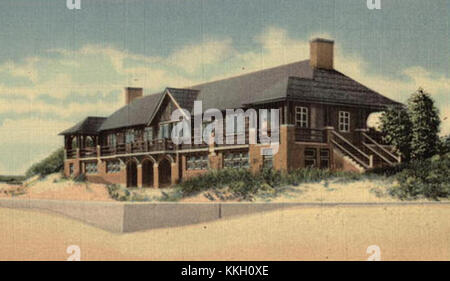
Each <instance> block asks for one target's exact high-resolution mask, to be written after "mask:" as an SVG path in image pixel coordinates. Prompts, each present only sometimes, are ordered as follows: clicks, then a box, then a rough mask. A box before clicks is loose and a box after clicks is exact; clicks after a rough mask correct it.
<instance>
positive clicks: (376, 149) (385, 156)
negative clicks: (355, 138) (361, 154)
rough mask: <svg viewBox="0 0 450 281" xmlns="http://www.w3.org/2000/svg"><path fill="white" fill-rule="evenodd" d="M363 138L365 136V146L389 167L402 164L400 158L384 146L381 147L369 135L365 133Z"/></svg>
mask: <svg viewBox="0 0 450 281" xmlns="http://www.w3.org/2000/svg"><path fill="white" fill-rule="evenodd" d="M362 136H363V141H362V143H363V145H364V146H365V147H366V148H367V149H368V150H370V151H371V152H372V153H374V154H375V155H377V156H378V157H380V158H381V159H382V160H383V161H385V162H386V163H388V164H389V165H391V166H393V165H395V164H396V163H400V162H401V161H402V160H401V157H400V156H397V155H394V154H393V153H392V152H390V151H389V150H387V149H386V148H385V147H384V146H382V145H380V144H379V143H378V142H377V141H375V140H374V139H373V138H372V137H371V136H369V135H368V134H366V133H364V132H363V133H362ZM366 141H367V142H366Z"/></svg>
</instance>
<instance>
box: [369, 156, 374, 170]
mask: <svg viewBox="0 0 450 281" xmlns="http://www.w3.org/2000/svg"><path fill="white" fill-rule="evenodd" d="M369 168H373V155H372V154H370V155H369Z"/></svg>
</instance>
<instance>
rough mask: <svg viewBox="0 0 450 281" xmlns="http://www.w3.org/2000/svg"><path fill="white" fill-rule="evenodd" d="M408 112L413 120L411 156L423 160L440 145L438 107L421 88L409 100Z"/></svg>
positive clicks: (433, 153) (431, 154) (435, 151)
mask: <svg viewBox="0 0 450 281" xmlns="http://www.w3.org/2000/svg"><path fill="white" fill-rule="evenodd" d="M408 114H409V118H410V120H411V124H412V127H411V132H412V136H411V157H412V158H413V159H417V160H423V159H427V158H430V157H432V156H433V155H435V154H436V153H437V152H438V147H439V136H438V133H439V126H440V123H441V120H440V119H439V112H438V109H437V108H436V107H435V106H434V101H433V99H432V98H431V97H430V95H429V94H428V93H426V92H424V90H423V89H422V88H419V90H417V91H416V92H415V93H414V94H412V96H411V98H410V99H409V100H408Z"/></svg>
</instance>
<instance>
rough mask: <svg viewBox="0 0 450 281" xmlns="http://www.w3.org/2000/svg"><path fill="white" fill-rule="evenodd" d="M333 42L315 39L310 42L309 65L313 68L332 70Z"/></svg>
mask: <svg viewBox="0 0 450 281" xmlns="http://www.w3.org/2000/svg"><path fill="white" fill-rule="evenodd" d="M333 49H334V41H332V40H327V39H322V38H316V39H313V40H312V41H311V42H310V60H309V64H310V65H311V66H312V67H314V68H324V69H333V60H334V54H333Z"/></svg>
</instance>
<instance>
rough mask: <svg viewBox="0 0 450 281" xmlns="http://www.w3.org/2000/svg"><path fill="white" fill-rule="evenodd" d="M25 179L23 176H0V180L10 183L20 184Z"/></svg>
mask: <svg viewBox="0 0 450 281" xmlns="http://www.w3.org/2000/svg"><path fill="white" fill-rule="evenodd" d="M24 180H25V176H0V182H4V183H7V184H11V185H20V184H22V182H23V181H24Z"/></svg>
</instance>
